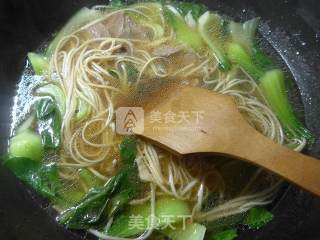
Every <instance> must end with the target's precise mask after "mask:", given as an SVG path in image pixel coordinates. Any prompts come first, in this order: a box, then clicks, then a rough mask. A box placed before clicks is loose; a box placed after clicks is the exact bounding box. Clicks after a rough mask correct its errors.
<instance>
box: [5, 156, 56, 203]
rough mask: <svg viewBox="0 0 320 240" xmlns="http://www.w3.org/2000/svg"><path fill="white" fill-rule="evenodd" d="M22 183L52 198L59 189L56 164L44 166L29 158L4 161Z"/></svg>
mask: <svg viewBox="0 0 320 240" xmlns="http://www.w3.org/2000/svg"><path fill="white" fill-rule="evenodd" d="M3 164H4V166H6V167H7V168H9V169H10V170H11V171H12V172H13V173H14V174H15V175H16V176H17V178H19V179H20V180H21V181H22V182H24V183H25V184H27V185H29V186H31V187H32V188H33V189H35V190H36V191H37V192H39V193H40V194H42V195H43V196H44V197H48V198H52V197H54V196H55V195H56V191H57V189H58V187H59V179H58V171H57V167H56V165H55V164H53V163H52V164H48V165H42V164H41V163H40V162H37V161H34V160H31V159H29V158H21V157H20V158H18V157H17V158H9V159H7V160H5V161H4V163H3Z"/></svg>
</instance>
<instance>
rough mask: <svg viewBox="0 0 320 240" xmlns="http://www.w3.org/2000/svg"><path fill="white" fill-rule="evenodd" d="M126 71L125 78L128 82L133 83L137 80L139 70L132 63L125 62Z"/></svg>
mask: <svg viewBox="0 0 320 240" xmlns="http://www.w3.org/2000/svg"><path fill="white" fill-rule="evenodd" d="M126 72H127V78H128V81H129V82H132V83H134V82H136V81H137V79H138V76H139V71H138V69H137V68H136V67H135V66H134V65H133V64H132V63H127V64H126Z"/></svg>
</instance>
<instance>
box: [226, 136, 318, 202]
mask: <svg viewBox="0 0 320 240" xmlns="http://www.w3.org/2000/svg"><path fill="white" fill-rule="evenodd" d="M248 148H249V149H250V151H248ZM230 154H231V155H235V156H238V157H240V158H243V159H245V160H246V161H249V162H251V163H253V164H257V165H259V166H262V167H265V168H266V169H268V170H271V171H272V172H274V173H276V174H278V175H279V176H281V177H283V178H285V179H287V180H289V181H290V182H293V183H295V184H297V185H298V186H300V187H302V188H303V189H305V190H308V191H310V192H312V193H314V194H316V195H318V196H320V161H319V160H317V159H315V158H312V157H309V156H306V155H303V154H301V153H298V152H294V151H292V150H290V149H288V148H287V147H285V146H281V145H279V144H276V143H274V142H273V141H272V140H270V139H268V138H266V137H265V136H263V135H261V134H260V133H258V132H256V131H252V132H251V134H247V135H246V136H242V140H241V144H239V145H238V146H237V147H236V148H233V149H232V152H230Z"/></svg>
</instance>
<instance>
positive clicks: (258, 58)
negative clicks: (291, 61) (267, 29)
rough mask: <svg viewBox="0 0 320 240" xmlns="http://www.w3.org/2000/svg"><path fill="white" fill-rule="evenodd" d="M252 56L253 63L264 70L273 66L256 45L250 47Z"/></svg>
mask: <svg viewBox="0 0 320 240" xmlns="http://www.w3.org/2000/svg"><path fill="white" fill-rule="evenodd" d="M252 58H253V62H254V64H255V65H256V66H257V67H258V68H260V69H263V70H264V71H267V70H271V69H272V68H274V67H275V66H274V64H273V62H272V60H271V58H270V57H269V56H268V55H267V54H266V53H265V52H264V51H263V50H262V49H261V48H260V47H259V46H257V45H255V46H254V47H253V49H252Z"/></svg>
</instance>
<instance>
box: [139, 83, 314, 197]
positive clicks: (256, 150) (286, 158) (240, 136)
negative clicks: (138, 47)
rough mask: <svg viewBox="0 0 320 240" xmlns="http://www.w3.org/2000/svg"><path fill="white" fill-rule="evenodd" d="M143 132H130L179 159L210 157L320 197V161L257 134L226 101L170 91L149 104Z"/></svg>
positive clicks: (229, 100)
mask: <svg viewBox="0 0 320 240" xmlns="http://www.w3.org/2000/svg"><path fill="white" fill-rule="evenodd" d="M143 107H144V111H145V115H144V130H143V131H139V130H135V129H134V130H133V131H134V132H135V133H136V134H138V135H140V136H142V137H143V138H147V139H149V140H151V141H152V142H153V143H155V144H157V145H158V146H160V147H163V148H166V149H167V150H170V151H172V152H174V153H175V154H179V155H186V154H194V153H213V154H219V155H227V156H232V157H235V158H238V159H241V160H243V161H247V162H250V163H252V164H255V165H258V166H260V167H263V168H265V169H267V170H270V171H272V172H273V173H276V174H278V175H279V176H281V177H283V178H285V179H287V180H289V181H290V182H292V183H295V184H296V185H298V186H300V187H302V188H303V189H305V190H307V191H310V192H312V193H314V194H316V195H318V196H320V161H319V160H317V159H315V158H312V157H309V156H305V155H303V154H301V153H297V152H294V151H292V150H290V149H289V148H287V147H284V146H281V145H279V144H276V143H275V142H273V141H272V140H270V139H268V138H267V137H265V136H263V135H262V134H260V133H259V132H258V131H256V130H255V129H254V128H253V127H252V126H251V125H250V124H249V123H248V122H247V121H246V120H245V119H244V117H243V116H242V114H241V113H240V112H239V111H238V109H237V107H236V104H235V102H234V100H233V99H232V98H231V97H229V96H226V95H222V94H219V93H214V92H212V91H209V90H205V89H200V88H195V87H173V88H171V89H169V90H167V91H161V92H160V94H158V95H154V96H152V97H151V98H149V100H148V103H147V104H145V105H144V106H143Z"/></svg>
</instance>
